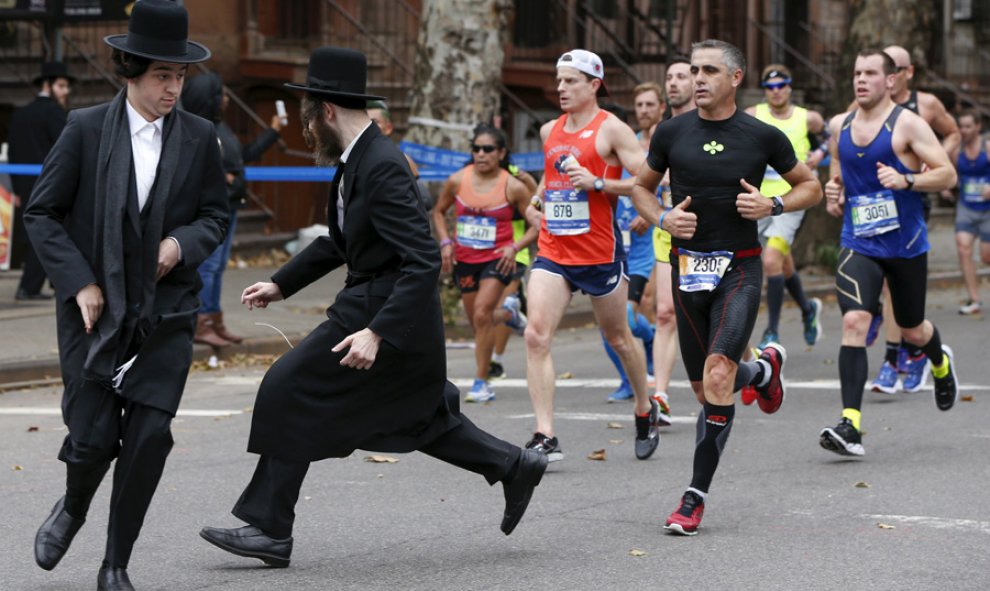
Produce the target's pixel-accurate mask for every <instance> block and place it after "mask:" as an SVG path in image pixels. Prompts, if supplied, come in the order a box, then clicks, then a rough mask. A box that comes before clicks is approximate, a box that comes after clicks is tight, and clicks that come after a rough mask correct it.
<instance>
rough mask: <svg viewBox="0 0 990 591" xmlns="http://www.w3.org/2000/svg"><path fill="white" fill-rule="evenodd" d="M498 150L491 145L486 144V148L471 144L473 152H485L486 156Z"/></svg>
mask: <svg viewBox="0 0 990 591" xmlns="http://www.w3.org/2000/svg"><path fill="white" fill-rule="evenodd" d="M497 149H498V148H497V147H496V146H493V145H491V144H485V145H484V146H479V145H478V144H471V151H472V152H484V153H485V154H491V153H492V152H494V151H495V150H497Z"/></svg>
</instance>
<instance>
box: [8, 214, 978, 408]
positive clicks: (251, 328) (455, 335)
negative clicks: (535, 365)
mask: <svg viewBox="0 0 990 591" xmlns="http://www.w3.org/2000/svg"><path fill="white" fill-rule="evenodd" d="M948 213H949V212H943V213H941V214H937V215H936V216H934V217H935V219H934V220H933V222H932V223H931V224H930V226H931V230H930V233H929V240H930V242H931V244H932V249H931V251H930V252H929V259H928V267H929V277H928V281H929V289H942V288H947V287H958V286H960V285H961V284H962V279H961V277H960V273H959V263H958V259H957V255H956V247H955V232H954V229H953V224H952V221H951V220H952V218H951V217H950V216H949V215H947V214H948ZM273 272H274V269H271V268H247V269H228V270H227V272H226V273H225V275H224V289H223V298H222V299H223V302H222V306H223V309H224V313H225V314H224V320H225V321H226V324H227V326H228V327H229V328H230V330H231V331H232V332H234V333H236V334H239V335H241V336H243V337H244V342H243V343H242V344H240V345H231V346H230V347H224V348H223V349H221V350H220V351H219V352H218V357H219V358H221V359H230V358H232V357H234V356H236V355H239V354H269V355H270V354H278V353H283V352H285V351H286V350H287V348H288V345H286V343H285V340H284V339H283V338H282V337H281V336H280V335H279V334H278V332H276V331H275V330H274V329H272V328H270V327H268V326H261V325H259V324H257V323H265V324H270V325H272V326H274V327H277V328H278V329H279V330H281V331H282V332H283V333H285V335H286V336H287V337H288V338H289V340H290V341H292V343H294V344H295V343H298V342H299V341H300V340H301V339H302V338H303V337H304V336H305V335H306V334H307V333H308V332H309V331H310V330H312V329H313V328H314V327H315V326H316V325H317V324H319V323H320V322H322V321H323V320H325V319H326V308H327V306H329V305H330V303H332V302H333V299H334V296H335V295H336V294H337V292H338V291H339V290H340V289H341V288H342V287H343V284H344V278H345V276H346V273H345V272H344V271H343V270H342V269H338V270H337V271H334V272H333V273H331V274H330V275H328V276H326V277H324V278H323V279H321V280H320V281H318V282H316V283H315V284H313V285H311V286H309V287H308V288H307V289H304V290H303V291H302V292H300V293H298V294H296V295H295V296H293V297H292V298H291V299H290V300H288V301H286V302H280V303H277V304H274V305H272V306H271V307H269V308H268V309H267V310H254V311H250V312H249V311H248V310H247V308H245V307H243V306H242V305H241V304H240V301H239V300H240V294H241V291H242V290H243V289H244V288H245V287H247V286H248V285H251V284H252V283H254V282H256V281H266V280H267V279H268V277H269V276H271V274H272V273H273ZM980 274H981V276H982V277H987V276H990V271H988V270H987V269H986V268H980ZM19 279H20V272H18V271H8V272H0V339H2V341H3V347H2V348H0V391H3V390H5V389H6V390H9V389H13V388H16V387H19V386H23V385H27V384H29V383H36V382H39V381H56V380H57V379H58V377H59V366H58V349H57V344H56V338H55V306H54V304H53V303H52V302H50V301H49V302H41V303H20V302H16V303H15V301H14V292H15V291H16V289H17V283H18V281H19ZM802 279H803V282H804V287H805V291H806V292H807V293H808V295H809V297H810V296H817V297H823V298H824V297H830V296H833V295H834V285H835V284H834V279H833V277H832V276H831V275H814V274H811V273H803V274H802ZM591 322H594V317H593V315H592V311H591V302H590V300H589V299H588V298H587V297H585V296H578V297H575V298H574V299H573V301H572V303H571V305H570V308H569V310H568V312H567V314H566V315H565V317H564V320H563V322H562V323H561V327H562V328H570V327H581V326H585V325H587V324H589V323H591ZM470 336H471V331H470V329H469V328H468V326H467V324H466V320H464V319H463V318H462V319H461V320H460V321H459V322H458V324H457V325H456V326H452V327H448V331H447V337H448V339H462V338H470ZM212 353H214V351H213V350H212V349H211V348H210V347H207V346H204V345H196V347H195V353H194V355H195V359H197V360H206V359H208V358H209V356H210V355H211V354H212Z"/></svg>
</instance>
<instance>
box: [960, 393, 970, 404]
mask: <svg viewBox="0 0 990 591" xmlns="http://www.w3.org/2000/svg"><path fill="white" fill-rule="evenodd" d="M959 400H962V401H963V402H972V401H973V395H972V394H966V395H964V396H960V397H959Z"/></svg>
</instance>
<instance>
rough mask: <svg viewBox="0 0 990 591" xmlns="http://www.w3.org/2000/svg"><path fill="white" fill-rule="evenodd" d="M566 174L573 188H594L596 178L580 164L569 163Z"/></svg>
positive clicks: (586, 189) (585, 189)
mask: <svg viewBox="0 0 990 591" xmlns="http://www.w3.org/2000/svg"><path fill="white" fill-rule="evenodd" d="M567 176H568V177H570V179H571V185H572V186H573V187H574V188H575V189H581V190H584V191H592V190H594V188H595V179H596V178H598V177H596V176H595V175H593V174H591V172H590V171H589V170H588V169H587V168H585V167H583V166H581V165H580V164H571V165H570V166H568V167H567Z"/></svg>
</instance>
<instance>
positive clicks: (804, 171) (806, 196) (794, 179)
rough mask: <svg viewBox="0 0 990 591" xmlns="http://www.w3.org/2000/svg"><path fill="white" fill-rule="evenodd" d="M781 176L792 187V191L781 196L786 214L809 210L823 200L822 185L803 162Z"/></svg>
mask: <svg viewBox="0 0 990 591" xmlns="http://www.w3.org/2000/svg"><path fill="white" fill-rule="evenodd" d="M780 176H782V177H784V180H785V181H787V184H789V185H790V186H791V190H790V191H788V192H787V193H785V194H783V195H781V200H782V201H783V202H784V211H785V212H788V211H800V210H802V209H808V208H809V207H814V206H815V205H818V202H819V201H821V200H822V185H821V183H819V182H818V179H817V178H816V177H815V174H814V173H813V172H811V169H810V168H808V167H807V166H806V165H805V164H804V163H803V162H798V164H797V166H795V167H794V168H792V169H791V170H790V171H789V172H787V173H785V174H782V175H780Z"/></svg>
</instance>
